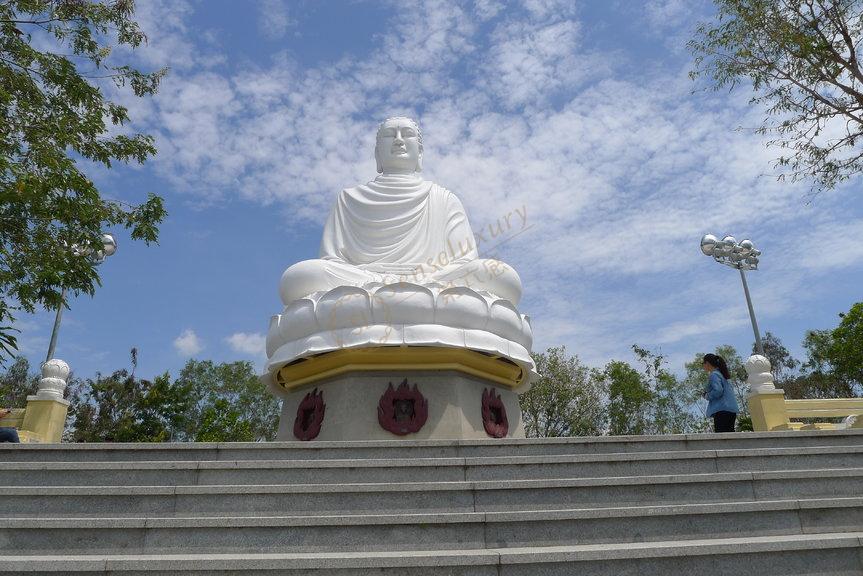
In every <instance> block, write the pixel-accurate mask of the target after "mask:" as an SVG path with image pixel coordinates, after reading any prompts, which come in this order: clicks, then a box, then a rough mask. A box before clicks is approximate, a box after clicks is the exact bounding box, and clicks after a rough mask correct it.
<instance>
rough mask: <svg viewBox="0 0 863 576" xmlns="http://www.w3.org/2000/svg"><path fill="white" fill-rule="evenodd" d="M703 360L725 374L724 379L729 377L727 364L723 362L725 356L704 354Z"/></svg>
mask: <svg viewBox="0 0 863 576" xmlns="http://www.w3.org/2000/svg"><path fill="white" fill-rule="evenodd" d="M703 361H704V362H707V363H708V364H710V365H711V366H713V367H714V368H716V369H717V370H719V372H720V373H721V374H722V375H723V376H725V379H726V380H728V379H730V378H731V373H729V372H728V364H726V363H725V358H723V357H722V356H717V355H716V354H705V355H704V360H703Z"/></svg>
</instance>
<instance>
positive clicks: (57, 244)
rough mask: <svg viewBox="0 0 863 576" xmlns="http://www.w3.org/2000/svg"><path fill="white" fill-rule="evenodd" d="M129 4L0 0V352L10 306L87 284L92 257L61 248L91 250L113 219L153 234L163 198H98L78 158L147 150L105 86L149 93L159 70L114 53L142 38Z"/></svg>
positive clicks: (135, 232)
mask: <svg viewBox="0 0 863 576" xmlns="http://www.w3.org/2000/svg"><path fill="white" fill-rule="evenodd" d="M133 13H134V3H133V2H132V1H131V0H114V1H111V2H105V1H93V0H3V1H0V294H2V299H0V361H2V360H3V359H4V357H8V356H9V355H11V353H12V351H13V350H14V349H16V340H15V337H14V330H13V328H12V327H11V326H12V323H13V321H14V317H13V312H14V311H15V310H16V309H23V310H25V311H27V312H33V311H34V310H35V309H36V308H37V307H46V308H56V307H57V306H60V305H64V302H63V289H64V288H66V289H68V290H71V291H72V292H74V293H86V294H90V295H92V294H93V293H94V290H95V287H96V286H97V285H98V284H99V274H98V272H97V270H96V268H95V265H94V263H93V262H91V261H90V259H89V258H81V257H78V256H75V255H74V254H73V253H72V250H71V249H70V248H69V247H71V246H73V245H77V246H79V247H81V248H84V249H87V248H89V249H93V250H96V249H98V248H100V247H101V234H102V232H103V231H104V230H106V229H108V228H111V227H114V226H121V227H124V228H126V229H128V230H130V233H131V237H132V238H133V239H135V240H143V241H144V242H146V243H148V244H149V243H150V242H155V241H156V240H157V236H158V228H157V227H158V224H159V223H160V222H161V221H162V220H163V219H164V217H165V215H166V213H165V209H164V207H163V203H162V200H161V198H159V197H158V196H155V195H152V194H151V195H149V197H148V198H147V200H146V201H145V202H144V203H143V204H140V205H129V204H126V203H124V202H121V201H119V200H114V199H111V198H108V197H106V196H104V195H103V194H102V193H100V191H99V190H98V189H97V187H96V185H95V184H94V183H93V181H92V180H90V178H88V177H87V175H86V174H85V173H84V171H83V170H82V168H81V163H82V162H84V161H89V162H93V163H96V164H99V165H102V166H104V167H106V168H110V167H111V166H112V165H113V163H115V162H117V161H120V162H130V161H135V162H139V163H141V162H144V160H145V159H146V158H147V157H149V156H152V155H153V154H155V152H156V149H155V147H154V145H153V138H152V137H151V136H148V135H145V134H137V133H131V132H129V131H128V130H127V129H125V128H123V125H124V124H126V123H127V122H128V120H129V116H128V111H127V109H126V108H125V107H124V106H121V105H120V104H117V103H115V102H112V101H110V100H108V99H106V97H105V94H104V92H105V90H106V89H109V88H111V86H110V83H113V85H114V86H116V87H118V88H126V89H131V91H132V93H133V94H134V95H135V96H138V97H143V96H146V95H148V94H153V93H155V92H156V89H157V88H158V85H159V81H160V80H161V78H162V77H163V76H164V74H165V73H166V71H167V70H166V69H162V70H157V71H155V72H149V73H145V72H141V71H139V70H137V69H135V68H133V67H131V66H128V65H117V64H115V63H114V62H113V59H112V57H111V56H112V52H113V50H114V48H115V47H116V46H123V45H125V46H127V47H128V48H130V49H134V48H135V47H137V46H139V45H140V44H141V43H142V42H144V41H145V36H144V33H143V32H142V31H141V29H140V28H139V26H138V24H137V23H136V22H135V21H134V20H132V15H133Z"/></svg>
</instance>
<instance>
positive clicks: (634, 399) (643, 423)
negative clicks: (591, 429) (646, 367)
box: [602, 360, 653, 435]
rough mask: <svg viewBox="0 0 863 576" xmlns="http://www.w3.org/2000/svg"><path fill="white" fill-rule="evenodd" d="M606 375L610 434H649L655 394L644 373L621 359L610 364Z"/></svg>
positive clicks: (604, 374) (606, 368) (604, 372)
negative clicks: (643, 377) (652, 401)
mask: <svg viewBox="0 0 863 576" xmlns="http://www.w3.org/2000/svg"><path fill="white" fill-rule="evenodd" d="M602 374H603V377H604V378H605V380H606V382H607V386H608V433H609V434H612V435H628V434H645V433H646V432H647V431H648V430H649V429H650V402H651V400H653V394H652V393H651V391H650V388H649V387H648V386H647V384H645V382H644V381H643V380H642V377H641V374H640V373H639V372H638V370H636V369H635V368H633V367H632V366H630V365H629V364H628V363H626V362H622V361H620V360H613V361H611V362H609V363H608V364H607V365H606V366H605V370H604V371H603V373H602Z"/></svg>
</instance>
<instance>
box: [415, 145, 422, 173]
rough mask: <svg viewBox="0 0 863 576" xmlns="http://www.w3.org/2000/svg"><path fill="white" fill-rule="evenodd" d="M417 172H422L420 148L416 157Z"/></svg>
mask: <svg viewBox="0 0 863 576" xmlns="http://www.w3.org/2000/svg"><path fill="white" fill-rule="evenodd" d="M416 171H417V172H422V171H423V149H422V148H420V153H419V154H418V155H417V169H416Z"/></svg>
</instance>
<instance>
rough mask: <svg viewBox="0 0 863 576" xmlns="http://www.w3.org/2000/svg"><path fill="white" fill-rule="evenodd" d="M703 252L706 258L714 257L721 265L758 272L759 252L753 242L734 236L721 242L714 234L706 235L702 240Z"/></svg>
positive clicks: (727, 237)
mask: <svg viewBox="0 0 863 576" xmlns="http://www.w3.org/2000/svg"><path fill="white" fill-rule="evenodd" d="M701 251H702V252H703V253H704V255H705V256H713V259H714V260H716V261H717V262H719V263H720V264H725V265H726V266H731V267H732V268H737V269H738V270H758V257H759V256H761V250H757V249H756V248H755V245H754V244H753V243H752V240H741V241H740V242H738V241H737V239H736V238H735V237H734V236H726V237H725V238H723V239H722V240H719V239H718V238H717V237H716V236H714V235H713V234H705V235H704V237H703V238H702V239H701Z"/></svg>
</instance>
